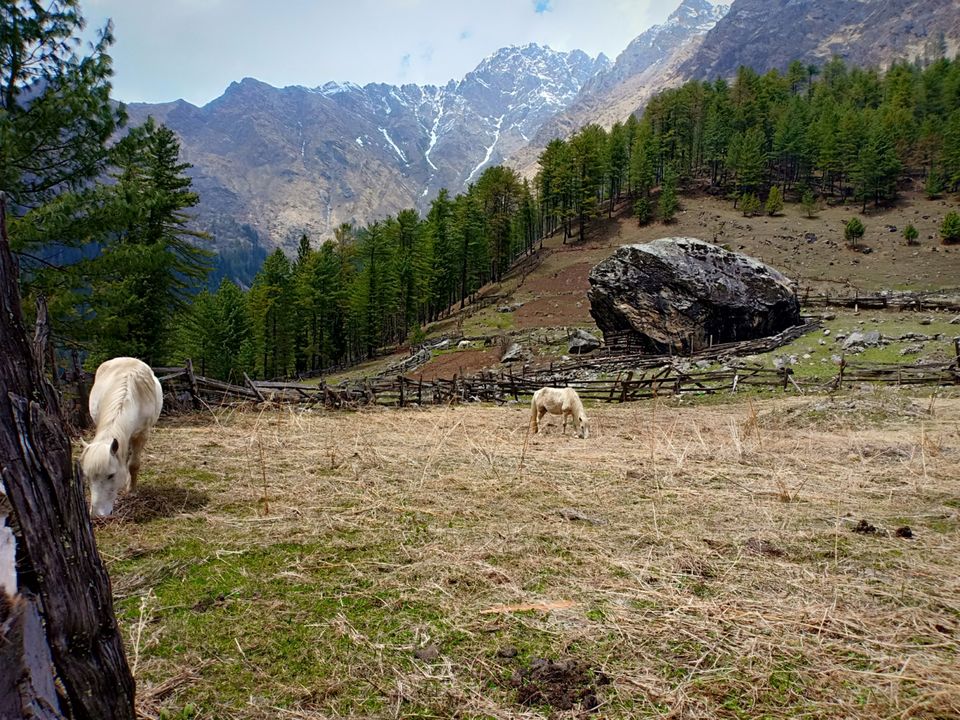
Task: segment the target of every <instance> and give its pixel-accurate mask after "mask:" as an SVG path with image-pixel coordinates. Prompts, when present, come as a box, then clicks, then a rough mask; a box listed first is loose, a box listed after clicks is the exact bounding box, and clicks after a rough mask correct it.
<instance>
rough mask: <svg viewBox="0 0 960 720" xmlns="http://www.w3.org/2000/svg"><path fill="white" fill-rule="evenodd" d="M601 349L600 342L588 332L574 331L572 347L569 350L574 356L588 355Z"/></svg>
mask: <svg viewBox="0 0 960 720" xmlns="http://www.w3.org/2000/svg"><path fill="white" fill-rule="evenodd" d="M598 347H600V340H598V339H597V338H596V337H594V336H593V335H591V334H590V333H588V332H587V331H586V330H580V329H577V330H574V331H573V333H571V335H570V345H569V346H568V348H567V350H568V352H570V353H571V354H572V355H586V354H587V353H591V352H593V351H594V350H596V349H597V348H598Z"/></svg>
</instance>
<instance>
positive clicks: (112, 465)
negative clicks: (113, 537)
mask: <svg viewBox="0 0 960 720" xmlns="http://www.w3.org/2000/svg"><path fill="white" fill-rule="evenodd" d="M80 465H81V466H82V467H83V475H84V477H86V478H87V483H88V484H89V486H90V512H91V513H92V514H93V516H94V517H104V516H106V515H109V514H110V513H112V512H113V504H114V503H115V502H116V500H117V495H118V494H119V492H120V490H122V489H123V488H125V487H127V485H129V483H130V471H129V470H128V469H127V463H126V462H124V461H123V459H122V458H121V457H120V442H119V441H118V440H117V439H116V438H113V439H112V440H94V441H93V442H92V443H90V444H89V445H84V448H83V452H82V453H80Z"/></svg>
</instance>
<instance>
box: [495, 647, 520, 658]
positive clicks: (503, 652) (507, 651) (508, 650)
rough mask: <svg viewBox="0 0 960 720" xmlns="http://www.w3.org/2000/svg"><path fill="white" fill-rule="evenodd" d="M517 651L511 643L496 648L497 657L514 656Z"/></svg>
mask: <svg viewBox="0 0 960 720" xmlns="http://www.w3.org/2000/svg"><path fill="white" fill-rule="evenodd" d="M518 653H519V651H518V650H517V649H516V648H515V647H514V646H513V645H504V646H503V647H502V648H500V649H499V650H497V657H502V658H512V657H516V656H517V654H518Z"/></svg>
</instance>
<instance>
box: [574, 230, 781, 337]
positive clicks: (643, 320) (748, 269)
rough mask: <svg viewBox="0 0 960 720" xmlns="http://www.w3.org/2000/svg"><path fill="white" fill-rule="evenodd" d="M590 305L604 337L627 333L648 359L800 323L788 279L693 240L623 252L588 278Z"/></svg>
mask: <svg viewBox="0 0 960 720" xmlns="http://www.w3.org/2000/svg"><path fill="white" fill-rule="evenodd" d="M587 297H588V298H589V300H590V314H591V315H592V316H593V318H594V320H595V321H596V323H597V326H598V327H599V328H600V329H601V330H602V331H603V333H604V336H607V335H609V334H613V333H621V332H624V331H626V332H629V333H631V334H632V336H633V338H632V339H633V341H634V342H636V343H637V344H638V345H640V346H641V347H644V348H645V349H646V350H648V351H649V352H667V351H674V352H691V351H694V350H697V349H700V348H703V347H707V346H708V345H709V344H710V342H711V340H712V341H713V343H722V342H730V341H734V340H747V339H750V338H758V337H765V336H767V335H773V334H775V333H778V332H780V331H781V330H784V329H785V328H788V327H791V326H793V325H796V324H798V323H799V322H800V303H799V302H798V300H797V298H796V296H795V295H794V292H793V288H792V287H791V284H790V281H789V280H788V279H787V278H786V277H785V276H784V275H782V274H781V273H780V272H778V271H777V270H775V269H774V268H772V267H770V266H769V265H765V264H764V263H761V262H759V261H758V260H755V259H753V258H751V257H747V256H746V255H741V254H739V253H734V252H730V251H727V250H724V249H723V248H720V247H718V246H716V245H712V244H711V243H707V242H704V241H703V240H698V239H695V238H685V237H674V238H661V239H659V240H655V241H653V242H650V243H646V244H642V245H641V244H636V245H624V246H622V247H620V248H619V249H618V250H617V251H616V252H615V253H614V254H613V255H612V256H610V257H609V258H607V259H606V260H604V261H603V262H601V263H600V264H598V265H596V266H595V267H594V268H593V270H591V271H590V291H589V292H588V294H587ZM608 340H609V338H608Z"/></svg>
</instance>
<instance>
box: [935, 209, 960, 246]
mask: <svg viewBox="0 0 960 720" xmlns="http://www.w3.org/2000/svg"><path fill="white" fill-rule="evenodd" d="M940 241H941V242H942V243H943V244H944V245H955V244H956V243H960V215H958V214H957V213H956V212H954V211H952V210H951V211H950V212H948V213H947V216H946V217H945V218H944V219H943V223H942V224H941V225H940Z"/></svg>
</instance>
